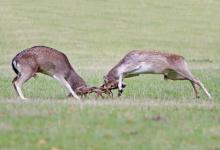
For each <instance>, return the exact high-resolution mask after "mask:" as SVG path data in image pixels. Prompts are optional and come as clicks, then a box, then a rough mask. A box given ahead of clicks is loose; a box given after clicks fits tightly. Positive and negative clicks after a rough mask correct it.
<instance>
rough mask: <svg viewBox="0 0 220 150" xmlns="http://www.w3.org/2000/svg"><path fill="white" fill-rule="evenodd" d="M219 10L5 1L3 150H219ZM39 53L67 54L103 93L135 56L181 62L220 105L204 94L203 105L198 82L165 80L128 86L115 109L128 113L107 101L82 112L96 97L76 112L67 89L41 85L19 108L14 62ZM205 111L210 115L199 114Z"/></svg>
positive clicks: (112, 0) (200, 5)
mask: <svg viewBox="0 0 220 150" xmlns="http://www.w3.org/2000/svg"><path fill="white" fill-rule="evenodd" d="M219 7H220V2H219V1H217V0H202V1H199V0H185V1H179V0H167V1H162V0H157V1H150V0H145V1H144V0H138V1H134V0H126V1H125V0H121V1H116V0H107V1H99V0H93V1H88V0H81V1H80V0H64V1H62V2H61V1H58V0H54V1H53V2H51V1H48V0H38V1H28V0H21V1H16V0H1V1H0V52H1V56H0V73H1V75H0V101H1V104H0V122H1V123H0V130H1V134H0V148H1V149H52V147H57V148H59V149H219V148H220V145H219V142H218V141H219V140H220V133H219V132H220V128H219V122H220V121H219V117H220V114H219V106H218V105H219V99H220V94H219V93H220V86H219V85H220V76H219V74H220V68H219V66H220V50H219V49H220V43H219V39H220V26H219V24H220V21H219V18H220V10H219ZM34 45H46V46H50V47H53V48H56V49H58V50H60V51H63V52H64V53H65V54H67V56H68V58H69V60H70V62H71V64H72V65H73V66H74V68H75V69H76V71H77V72H78V73H79V74H80V75H81V76H82V77H83V78H84V79H85V80H86V81H87V83H88V84H89V85H96V86H98V85H100V84H102V82H103V80H102V77H103V75H105V74H106V73H107V72H108V71H109V69H110V68H111V67H112V66H113V65H115V64H116V63H117V62H118V61H119V59H121V58H122V57H123V56H124V55H125V54H126V53H127V52H128V51H130V50H133V49H157V50H161V51H165V52H173V53H177V54H181V55H183V56H184V57H185V58H186V59H187V60H188V63H189V66H190V68H191V70H192V72H193V74H195V75H196V76H197V77H198V78H199V79H201V81H202V82H203V83H204V84H205V86H206V87H207V89H208V90H209V91H210V93H211V94H212V95H213V97H214V102H213V103H212V104H209V103H208V102H207V98H206V96H205V95H204V93H203V92H202V91H200V93H201V99H200V100H199V101H197V100H195V99H194V95H193V91H192V87H191V85H190V83H189V82H186V81H185V82H184V81H177V82H172V81H164V80H163V77H162V76H157V75H143V76H139V77H135V78H131V79H127V80H125V82H126V83H127V88H126V90H125V93H124V95H123V97H122V98H120V99H113V100H111V99H107V100H106V101H108V102H109V101H110V102H112V103H115V102H117V101H119V102H120V104H118V103H116V104H114V105H110V104H109V105H102V102H103V100H102V99H98V100H97V105H100V106H94V105H88V106H84V105H83V103H85V102H87V101H88V102H90V101H92V100H93V99H94V98H95V97H94V95H91V96H90V97H89V98H87V99H85V100H84V101H85V102H82V104H81V103H74V102H67V101H66V100H65V99H66V95H67V91H66V89H64V88H63V87H61V86H60V85H59V84H58V83H57V82H56V81H54V80H53V79H51V78H49V77H46V76H44V75H39V76H38V77H37V78H36V79H32V80H30V81H29V82H28V83H27V84H26V85H25V86H24V87H23V91H24V94H25V95H26V96H27V97H29V98H30V100H29V102H27V103H22V102H16V96H15V92H14V90H13V88H12V86H11V80H12V79H13V77H14V76H15V74H14V72H13V71H12V69H11V66H10V63H11V59H12V58H13V56H14V55H15V54H17V53H18V52H19V51H21V50H23V49H25V48H28V47H31V46H34ZM35 99H37V100H35ZM68 100H69V101H71V99H68ZM36 101H37V102H36ZM152 101H153V102H156V103H157V106H161V107H156V106H155V105H151V103H152ZM104 102H105V101H104ZM135 102H141V103H140V104H139V105H138V106H136V105H135V106H133V103H135ZM142 102H146V103H148V104H149V105H150V106H148V105H147V104H143V103H142ZM164 102H170V103H171V104H172V103H176V104H177V105H176V106H173V105H170V103H168V104H167V105H163V103H164ZM200 102H205V104H204V107H202V108H201V107H197V104H199V103H200ZM127 103H131V106H130V105H129V104H127ZM188 104H189V105H191V104H195V105H192V107H188ZM185 105H187V107H184V106H185ZM177 106H178V107H177ZM158 118H159V119H158ZM39 141H40V142H39ZM42 141H43V142H42ZM42 143H43V144H42Z"/></svg>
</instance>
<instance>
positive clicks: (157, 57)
mask: <svg viewBox="0 0 220 150" xmlns="http://www.w3.org/2000/svg"><path fill="white" fill-rule="evenodd" d="M140 74H163V75H164V79H170V80H189V81H190V82H191V84H192V86H193V89H194V92H195V95H196V98H199V95H198V91H197V87H196V85H198V86H199V87H201V88H202V89H203V91H204V92H205V94H206V95H207V96H208V98H209V99H212V97H211V95H210V94H209V92H208V91H207V89H206V88H205V87H204V85H203V84H202V82H201V81H199V80H198V79H197V78H196V77H195V76H193V74H192V73H191V72H190V70H189V68H188V65H187V63H186V61H185V59H184V57H183V56H179V55H175V54H169V53H163V52H159V51H141V50H134V51H131V52H129V53H128V54H127V55H125V57H124V58H122V59H121V60H120V62H119V63H118V64H117V65H115V66H114V67H113V68H112V69H111V70H110V71H109V72H108V74H107V75H106V76H104V80H105V83H104V84H103V85H102V86H101V87H100V89H102V91H104V90H106V91H109V92H111V90H112V89H118V96H121V94H122V92H123V88H124V87H125V84H124V83H123V79H124V78H130V77H133V76H138V75H140Z"/></svg>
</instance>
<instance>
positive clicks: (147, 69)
mask: <svg viewBox="0 0 220 150" xmlns="http://www.w3.org/2000/svg"><path fill="white" fill-rule="evenodd" d="M147 73H154V67H153V66H152V65H151V64H141V65H140V66H138V67H137V69H136V70H134V71H132V72H131V74H147Z"/></svg>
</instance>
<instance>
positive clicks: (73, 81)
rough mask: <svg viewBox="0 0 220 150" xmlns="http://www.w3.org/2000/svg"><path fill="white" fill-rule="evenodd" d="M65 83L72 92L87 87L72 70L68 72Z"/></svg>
mask: <svg viewBox="0 0 220 150" xmlns="http://www.w3.org/2000/svg"><path fill="white" fill-rule="evenodd" d="M67 82H68V83H69V84H70V85H71V87H72V89H73V90H74V91H75V90H76V89H77V88H79V87H87V85H86V82H85V81H84V80H83V79H82V78H81V77H80V76H79V75H78V74H77V73H76V72H75V71H74V70H73V69H72V70H71V71H70V72H69V75H68V77H67Z"/></svg>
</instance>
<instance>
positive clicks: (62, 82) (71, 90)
mask: <svg viewBox="0 0 220 150" xmlns="http://www.w3.org/2000/svg"><path fill="white" fill-rule="evenodd" d="M53 78H54V79H56V80H58V81H59V82H60V83H61V84H62V85H64V86H65V87H66V88H67V89H68V90H69V91H70V93H71V94H72V95H73V97H74V98H76V99H78V100H80V98H79V96H77V94H76V93H75V92H74V91H73V89H72V88H71V86H70V84H69V83H68V82H67V81H66V80H65V79H64V77H62V76H59V75H54V76H53Z"/></svg>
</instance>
